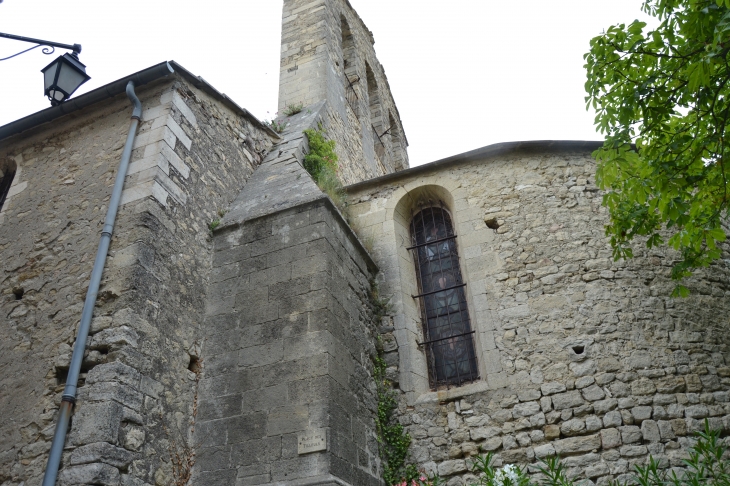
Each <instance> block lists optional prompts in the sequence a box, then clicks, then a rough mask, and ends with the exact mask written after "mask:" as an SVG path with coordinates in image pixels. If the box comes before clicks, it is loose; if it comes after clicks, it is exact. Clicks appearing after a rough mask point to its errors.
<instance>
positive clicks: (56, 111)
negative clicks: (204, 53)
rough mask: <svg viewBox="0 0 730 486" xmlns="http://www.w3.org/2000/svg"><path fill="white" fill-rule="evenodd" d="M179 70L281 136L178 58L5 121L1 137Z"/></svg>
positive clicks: (186, 77)
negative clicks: (193, 71)
mask: <svg viewBox="0 0 730 486" xmlns="http://www.w3.org/2000/svg"><path fill="white" fill-rule="evenodd" d="M176 72H177V73H179V74H180V75H181V76H183V77H184V78H185V79H187V80H188V81H190V82H191V83H192V84H193V86H195V87H196V88H198V89H201V90H203V91H205V92H206V93H208V94H210V95H211V96H213V97H215V98H218V99H219V100H221V101H222V102H223V103H225V104H226V105H227V106H228V107H229V108H230V109H232V110H233V111H235V112H237V113H238V114H240V115H242V116H244V117H245V118H247V119H248V120H250V121H251V122H253V123H254V124H256V125H257V126H258V127H259V128H261V129H262V130H264V131H266V132H267V133H268V134H269V135H270V136H271V137H273V138H276V139H279V138H281V137H279V135H278V134H277V133H276V132H274V131H273V130H272V129H271V128H270V127H268V126H267V125H265V124H264V123H263V122H261V120H259V119H258V118H256V117H255V116H254V115H253V114H251V112H249V111H248V110H246V109H245V108H242V107H240V106H239V105H238V104H236V102H234V101H233V100H232V99H230V98H229V97H228V96H226V95H225V94H223V93H221V92H220V91H218V90H217V89H215V88H214V87H213V86H212V85H211V84H210V83H208V82H207V81H205V80H204V79H203V78H202V77H200V76H195V75H194V74H192V73H191V72H190V71H188V70H187V69H185V68H184V67H182V66H181V65H180V64H178V63H176V62H175V61H164V62H161V63H159V64H155V65H154V66H151V67H149V68H147V69H144V70H142V71H139V72H136V73H134V74H130V75H129V76H125V77H123V78H121V79H118V80H116V81H112V82H111V83H109V84H106V85H104V86H101V87H99V88H96V89H95V90H93V91H89V92H88V93H84V94H83V95H81V96H79V97H77V98H72V99H70V100H68V101H66V102H64V103H61V104H60V105H57V106H52V107H50V108H46V109H45V110H42V111H39V112H36V113H33V114H32V115H28V116H26V117H24V118H20V119H19V120H15V121H13V122H10V123H8V124H7V125H3V126H1V127H0V140H4V139H6V138H9V137H12V136H13V135H17V134H19V133H22V132H24V131H26V130H30V129H31V128H36V127H38V126H40V125H43V124H44V123H48V122H51V121H53V120H56V119H57V118H60V117H62V116H65V115H68V114H70V113H73V112H76V111H79V110H82V109H84V108H87V107H89V106H91V105H94V104H96V103H98V102H100V101H104V100H106V99H109V98H113V97H115V96H117V95H120V94H122V93H124V92H125V91H126V89H127V83H129V81H134V84H135V86H142V85H145V84H149V83H151V82H153V81H157V80H158V79H161V78H164V77H166V76H169V75H171V74H175V73H176Z"/></svg>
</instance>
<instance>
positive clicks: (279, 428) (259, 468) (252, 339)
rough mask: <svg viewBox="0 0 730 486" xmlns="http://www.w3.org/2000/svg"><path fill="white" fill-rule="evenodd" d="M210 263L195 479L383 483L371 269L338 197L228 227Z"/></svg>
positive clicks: (206, 481)
mask: <svg viewBox="0 0 730 486" xmlns="http://www.w3.org/2000/svg"><path fill="white" fill-rule="evenodd" d="M295 163H296V162H295ZM303 177H308V176H307V175H306V174H305V175H304V176H303ZM254 189H255V190H256V189H258V188H254ZM315 189H316V187H315ZM320 194H321V193H320ZM276 198H277V195H276V194H275V193H274V194H273V197H272V199H274V201H271V204H272V205H274V206H276V201H278V200H279V199H276ZM239 214H240V213H239ZM213 261H214V269H213V275H214V277H213V279H212V280H211V283H212V285H211V290H210V293H209V300H208V307H207V318H206V321H205V330H206V331H205V343H204V347H203V349H204V355H205V360H206V362H205V367H204V377H203V380H202V383H201V391H200V398H201V401H200V413H199V415H198V419H197V422H198V423H197V427H196V444H197V445H198V446H199V451H198V455H197V466H196V470H197V471H198V472H197V474H196V477H195V479H194V484H200V485H209V484H238V485H246V484H281V485H283V484H326V485H335V484H353V485H354V484H357V485H368V484H369V485H378V484H380V461H379V458H378V446H377V441H376V439H375V425H374V424H375V423H374V416H375V409H376V399H375V389H374V382H373V380H372V376H371V374H372V359H373V357H374V355H375V346H374V343H375V338H374V333H375V329H374V327H373V326H372V324H371V322H372V313H371V311H370V308H369V304H368V291H369V289H370V282H369V280H370V278H371V275H372V272H373V271H374V266H373V264H372V261H370V259H369V257H368V256H367V254H366V253H365V252H364V250H363V249H362V247H361V246H360V244H359V242H357V240H356V239H355V237H354V235H353V234H352V233H351V230H350V229H349V228H348V227H347V225H346V224H345V223H344V220H343V219H342V217H341V216H340V215H339V213H338V212H337V210H336V209H334V206H333V205H332V203H331V202H330V201H329V200H328V199H326V198H325V199H322V196H320V198H319V199H318V200H315V201H313V202H310V203H306V204H303V205H297V206H295V207H293V208H289V209H285V210H283V211H278V212H277V211H274V212H270V213H269V214H266V215H264V216H261V217H257V218H253V219H250V220H247V221H245V222H243V224H238V223H226V226H225V227H223V228H222V229H221V230H219V231H217V232H216V236H215V253H214V260H213ZM317 434H319V435H320V436H321V437H323V438H325V442H324V443H321V442H320V443H319V444H318V446H316V447H314V448H313V449H311V450H303V449H302V444H301V443H302V441H303V440H305V437H307V436H315V435H317ZM342 481H344V483H343V482H342Z"/></svg>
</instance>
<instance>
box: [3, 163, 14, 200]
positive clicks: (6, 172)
mask: <svg viewBox="0 0 730 486" xmlns="http://www.w3.org/2000/svg"><path fill="white" fill-rule="evenodd" d="M13 178H15V163H13V162H9V163H6V164H3V162H2V161H0V211H1V210H2V209H3V204H5V198H7V197H8V192H10V185H11V184H12V183H13Z"/></svg>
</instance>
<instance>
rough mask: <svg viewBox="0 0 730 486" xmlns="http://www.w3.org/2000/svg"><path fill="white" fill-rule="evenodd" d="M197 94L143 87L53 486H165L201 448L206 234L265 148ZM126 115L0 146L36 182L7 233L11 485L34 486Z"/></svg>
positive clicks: (3, 437)
mask: <svg viewBox="0 0 730 486" xmlns="http://www.w3.org/2000/svg"><path fill="white" fill-rule="evenodd" d="M194 84H197V83H196V82H195V80H192V81H191V80H187V78H184V77H181V76H174V77H170V78H168V79H166V80H162V81H159V82H156V83H154V84H150V85H147V86H144V87H141V88H138V90H137V92H138V95H139V97H140V99H141V101H142V104H143V109H144V112H143V120H142V124H141V126H140V129H139V134H138V138H137V143H136V145H135V150H134V153H133V158H132V164H131V167H130V174H129V176H128V179H127V183H126V185H125V191H124V195H123V206H122V208H121V209H120V213H119V215H118V218H117V226H116V228H115V232H114V237H113V240H112V244H111V249H110V255H109V259H108V260H107V266H106V268H105V272H104V277H103V281H102V287H101V290H100V295H99V301H98V303H97V308H96V312H95V318H94V321H93V324H92V335H91V337H90V339H89V348H88V349H89V351H88V354H87V356H86V359H85V362H84V367H83V374H82V382H81V383H82V386H81V388H80V389H79V397H78V403H77V406H76V409H75V413H74V416H73V422H72V429H71V431H70V434H69V437H68V440H67V444H66V451H65V453H64V458H63V469H62V471H61V474H60V477H59V484H108V485H112V484H113V485H117V484H125V485H127V484H132V485H144V484H170V482H172V481H173V480H174V479H175V477H176V476H175V474H174V473H173V467H172V464H171V456H172V455H173V454H175V453H180V454H181V455H182V457H187V456H186V454H188V451H187V446H189V445H191V444H192V443H191V442H190V437H189V433H190V426H191V419H192V418H193V415H194V413H193V412H194V410H195V403H196V393H197V392H196V387H197V376H198V375H197V373H198V372H199V367H200V365H201V362H202V360H203V357H202V356H201V354H200V349H201V344H202V341H201V335H200V333H199V330H200V325H201V324H202V322H203V316H204V297H205V289H206V284H207V282H208V278H209V275H210V269H211V260H210V251H209V247H210V244H211V241H210V237H209V230H208V225H209V223H210V222H211V221H212V220H214V219H216V218H217V217H218V216H217V213H218V210H219V209H221V208H224V207H226V206H227V205H228V204H229V203H230V201H231V200H233V198H234V197H235V195H236V194H237V192H238V190H239V189H240V187H241V186H242V185H243V184H244V183H245V181H246V180H247V178H248V176H249V175H250V174H251V173H252V172H253V169H254V168H255V167H256V166H257V165H258V164H259V163H260V161H261V158H262V154H263V153H265V152H266V151H267V150H268V148H269V147H270V146H271V143H272V141H271V139H270V135H269V132H268V131H266V130H265V129H264V128H263V127H262V126H261V125H260V124H259V123H258V122H257V121H255V120H253V119H250V118H246V117H244V116H242V114H241V113H239V112H235V111H233V110H232V109H230V108H229V107H228V106H227V105H224V104H222V103H221V102H220V99H219V98H216V97H215V96H212V95H211V94H209V92H207V91H203V90H201V89H198V88H196V87H195V86H194ZM130 114H131V107H130V105H129V102H128V100H127V99H126V96H123V95H122V96H119V97H117V98H114V99H112V100H109V101H107V102H102V103H99V104H98V105H96V106H93V107H89V108H87V109H85V110H83V111H81V112H77V113H76V114H73V115H69V116H66V117H64V118H61V119H59V120H58V121H56V122H53V123H51V124H48V125H46V126H41V127H39V128H37V129H35V130H34V131H33V132H30V133H28V132H26V133H24V134H22V135H21V136H17V137H15V138H12V139H9V140H5V141H3V143H2V149H0V152H1V153H0V156H2V157H12V158H13V159H14V160H15V161H16V162H17V164H18V167H19V169H20V170H19V171H18V173H17V174H16V181H19V182H20V183H21V184H22V183H24V182H27V185H26V186H25V189H24V190H23V191H22V192H18V193H17V194H15V195H14V196H13V198H12V201H10V204H9V205H8V206H7V207H6V208H5V209H6V210H5V211H4V216H5V217H4V221H3V222H2V224H0V269H1V270H0V295H1V297H0V316H2V317H0V324H1V325H2V333H3V339H2V340H0V346H2V353H0V354H1V356H0V368H2V369H3V375H2V378H0V388H1V389H2V390H3V392H2V393H0V417H2V418H0V444H1V445H0V484H3V485H5V486H10V485H13V486H15V485H20V484H25V485H35V484H40V481H41V478H42V474H43V469H44V467H45V463H46V461H47V451H48V449H49V447H50V440H51V437H52V434H53V429H54V426H55V416H54V415H55V412H56V410H57V407H58V405H59V403H60V395H61V391H62V390H63V384H64V381H65V373H66V370H67V367H68V362H69V360H70V355H71V349H72V346H73V341H74V336H75V332H76V327H77V325H78V322H79V319H80V315H81V308H82V306H83V300H84V297H85V293H86V289H87V286H88V278H89V273H90V271H91V267H92V265H93V259H94V255H95V252H96V247H97V244H98V239H99V234H100V231H101V226H102V223H103V219H104V215H105V212H106V204H107V202H108V199H109V194H110V192H111V186H112V184H113V182H114V178H115V176H116V170H117V166H118V163H119V158H120V156H121V151H122V147H123V144H124V141H125V139H126V134H127V129H128V123H129V117H130ZM21 170H22V172H21ZM18 175H20V177H19V178H18ZM183 472H184V471H183ZM179 474H180V472H179V471H178V475H179Z"/></svg>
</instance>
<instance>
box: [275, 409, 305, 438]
mask: <svg viewBox="0 0 730 486" xmlns="http://www.w3.org/2000/svg"><path fill="white" fill-rule="evenodd" d="M308 424H309V408H308V407H305V406H289V407H279V408H275V409H273V410H271V411H269V413H268V416H267V429H266V431H267V435H281V434H288V433H292V432H299V431H303V430H305V429H306V428H307V426H308Z"/></svg>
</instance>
